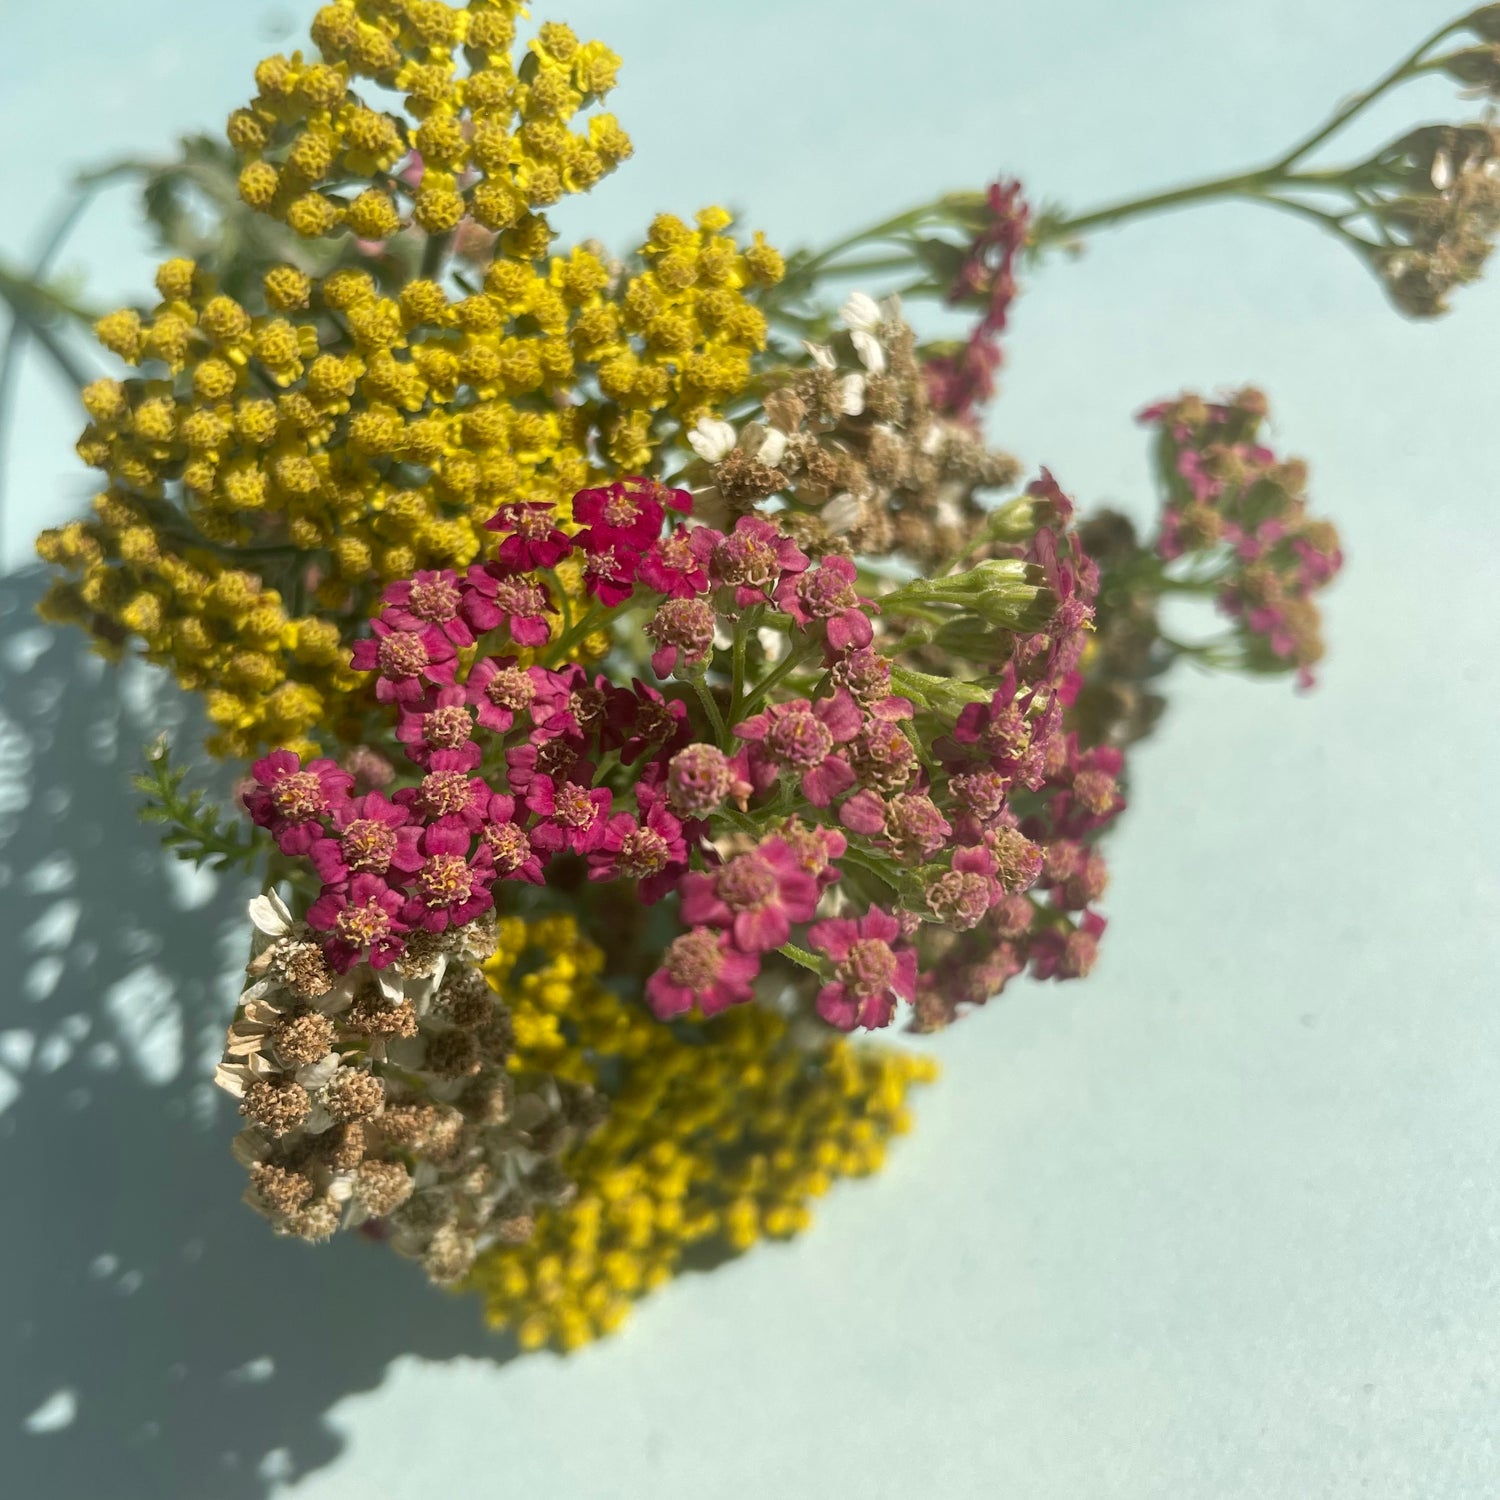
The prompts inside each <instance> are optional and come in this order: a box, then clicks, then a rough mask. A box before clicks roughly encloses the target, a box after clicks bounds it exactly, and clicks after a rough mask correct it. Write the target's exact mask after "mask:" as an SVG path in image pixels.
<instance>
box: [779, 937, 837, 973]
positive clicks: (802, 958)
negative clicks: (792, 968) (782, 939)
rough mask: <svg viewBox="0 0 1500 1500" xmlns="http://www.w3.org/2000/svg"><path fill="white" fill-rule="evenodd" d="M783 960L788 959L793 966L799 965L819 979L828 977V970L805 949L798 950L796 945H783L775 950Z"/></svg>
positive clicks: (813, 954) (814, 955) (816, 957)
mask: <svg viewBox="0 0 1500 1500" xmlns="http://www.w3.org/2000/svg"><path fill="white" fill-rule="evenodd" d="M776 951H777V952H778V953H779V954H781V955H782V956H783V957H784V958H789V959H791V961H792V962H793V963H794V964H800V965H801V966H802V967H803V968H804V969H808V970H810V971H811V972H812V973H814V974H816V975H817V976H818V978H819V979H826V978H827V977H828V970H827V969H826V968H825V967H824V966H823V963H822V961H821V960H820V959H819V958H818V956H817V955H816V954H815V953H809V952H808V951H807V949H806V948H799V947H798V946H797V945H796V943H783V944H782V945H781V946H780V947H779V948H778V949H777V950H776Z"/></svg>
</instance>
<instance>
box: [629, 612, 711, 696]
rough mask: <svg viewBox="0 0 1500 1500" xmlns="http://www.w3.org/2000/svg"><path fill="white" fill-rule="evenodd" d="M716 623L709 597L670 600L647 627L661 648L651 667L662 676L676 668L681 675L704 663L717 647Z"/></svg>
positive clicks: (648, 635)
mask: <svg viewBox="0 0 1500 1500" xmlns="http://www.w3.org/2000/svg"><path fill="white" fill-rule="evenodd" d="M716 623H717V617H716V616H715V614H714V611H713V606H712V605H710V604H709V603H708V602H707V600H704V599H668V600H666V601H665V602H664V603H663V604H662V605H661V607H660V608H659V609H658V610H657V611H656V613H655V614H654V615H652V617H651V618H650V619H649V620H648V621H647V622H646V624H645V627H644V628H645V633H646V636H647V638H648V639H649V640H651V641H654V642H655V643H656V648H657V649H656V650H655V651H654V652H653V653H652V655H651V670H652V671H653V672H655V673H656V675H657V676H658V677H668V676H670V675H672V674H673V673H674V672H675V673H677V674H678V675H679V676H681V675H682V674H683V673H687V672H692V671H693V670H694V669H696V668H697V667H700V666H702V665H703V663H704V662H705V661H707V660H708V655H709V652H711V651H712V650H713V647H714V627H715V625H716Z"/></svg>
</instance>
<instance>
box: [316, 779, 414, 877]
mask: <svg viewBox="0 0 1500 1500" xmlns="http://www.w3.org/2000/svg"><path fill="white" fill-rule="evenodd" d="M333 827H334V834H333V835H332V836H327V837H323V838H319V839H318V840H317V841H316V842H315V843H314V844H313V845H312V847H311V848H310V849H309V850H308V852H307V857H308V860H309V861H310V863H311V864H312V867H313V869H315V870H316V871H317V872H318V874H319V875H320V876H321V877H322V880H323V883H324V885H326V886H336V885H343V884H345V883H346V882H347V881H349V880H350V879H352V878H353V877H354V876H355V875H386V874H388V873H389V872H390V871H392V870H395V871H397V872H398V874H400V875H407V874H410V873H411V872H412V871H413V870H415V869H417V868H418V867H419V866H420V865H421V863H422V854H421V851H420V850H419V849H418V847H417V844H418V841H419V840H420V838H421V836H422V830H421V827H420V826H419V825H418V824H415V823H413V821H412V816H411V810H410V809H409V808H406V807H402V806H400V805H399V804H397V803H395V802H392V801H391V800H390V799H389V798H388V797H386V796H385V794H384V793H383V792H379V791H374V792H366V793H365V794H364V796H362V797H351V798H350V799H349V800H348V801H347V802H343V803H341V804H340V805H339V806H337V807H335V808H334V810H333Z"/></svg>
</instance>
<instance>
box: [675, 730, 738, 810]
mask: <svg viewBox="0 0 1500 1500" xmlns="http://www.w3.org/2000/svg"><path fill="white" fill-rule="evenodd" d="M734 781H735V778H734V771H733V769H732V767H731V765H730V761H729V757H728V756H727V755H725V753H724V752H723V751H722V750H720V749H719V747H718V746H717V745H705V744H696V745H687V746H684V748H683V749H681V750H679V751H678V752H677V753H676V755H674V756H673V757H672V759H671V760H670V761H669V762H668V763H667V802H668V805H669V806H670V807H671V809H672V811H673V812H675V813H676V814H677V815H678V816H679V817H686V818H706V817H707V816H708V815H709V814H710V813H714V812H717V811H718V810H719V809H720V808H721V807H722V806H723V805H724V803H725V802H726V801H727V800H728V799H729V795H730V793H731V792H732V791H733V790H734Z"/></svg>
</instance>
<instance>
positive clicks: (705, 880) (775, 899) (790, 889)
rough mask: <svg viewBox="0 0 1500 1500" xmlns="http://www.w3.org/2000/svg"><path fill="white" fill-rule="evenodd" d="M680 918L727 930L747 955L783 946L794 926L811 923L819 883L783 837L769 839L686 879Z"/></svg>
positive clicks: (694, 924) (683, 881) (815, 906)
mask: <svg viewBox="0 0 1500 1500" xmlns="http://www.w3.org/2000/svg"><path fill="white" fill-rule="evenodd" d="M681 889H682V920H683V921H684V922H686V923H688V924H689V925H691V926H706V927H727V928H729V930H730V932H731V934H732V935H733V938H734V941H735V945H736V946H737V947H739V948H741V949H742V950H744V951H745V952H747V953H764V952H767V951H768V950H769V949H772V948H779V947H780V946H781V945H782V944H783V943H784V942H786V940H787V939H788V938H789V937H790V936H791V932H792V927H793V926H794V925H795V924H796V923H799V922H807V921H810V920H811V919H812V915H813V912H814V911H815V910H816V909H817V905H818V883H817V881H816V880H815V879H814V878H813V877H812V876H811V875H809V874H808V873H807V871H806V870H805V869H804V868H803V867H802V865H801V863H800V862H799V860H798V859H797V856H796V855H795V854H794V853H793V852H792V850H791V848H790V846H789V845H788V844H787V842H786V840H785V839H781V838H776V837H772V838H768V839H763V840H761V842H760V843H759V844H758V845H757V846H756V847H755V848H754V849H752V850H750V851H749V852H748V853H745V854H737V855H735V856H734V858H733V859H731V860H729V861H727V862H726V863H725V864H723V865H720V866H719V868H718V869H716V870H712V871H694V872H692V873H690V874H687V875H684V876H683V878H682V887H681Z"/></svg>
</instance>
